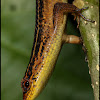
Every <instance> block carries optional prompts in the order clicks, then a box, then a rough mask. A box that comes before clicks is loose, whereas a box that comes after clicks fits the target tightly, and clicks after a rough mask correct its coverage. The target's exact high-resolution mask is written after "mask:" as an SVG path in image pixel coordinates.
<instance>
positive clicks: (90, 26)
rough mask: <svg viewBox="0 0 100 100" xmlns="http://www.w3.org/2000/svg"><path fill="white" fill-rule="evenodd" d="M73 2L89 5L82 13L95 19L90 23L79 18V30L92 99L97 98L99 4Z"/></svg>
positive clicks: (90, 1)
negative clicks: (85, 57)
mask: <svg viewBox="0 0 100 100" xmlns="http://www.w3.org/2000/svg"><path fill="white" fill-rule="evenodd" d="M73 4H74V5H76V6H77V7H78V8H84V7H89V9H87V10H84V11H83V13H82V14H83V15H84V16H85V17H86V18H89V19H91V20H94V21H95V23H91V22H86V21H84V20H83V19H82V18H80V19H81V20H80V27H79V30H80V33H81V36H82V38H83V44H84V46H85V47H86V49H87V57H88V66H89V74H90V76H91V82H92V83H91V85H92V88H93V92H94V99H95V100H99V6H98V3H97V0H88V1H86V0H84V1H83V0H75V1H74V2H73Z"/></svg>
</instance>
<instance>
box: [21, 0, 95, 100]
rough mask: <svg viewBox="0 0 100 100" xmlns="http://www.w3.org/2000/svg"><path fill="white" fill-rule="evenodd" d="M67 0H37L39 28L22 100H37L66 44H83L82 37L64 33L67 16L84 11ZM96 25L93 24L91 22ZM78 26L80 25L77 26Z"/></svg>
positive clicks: (25, 77)
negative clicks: (67, 14) (81, 42)
mask: <svg viewBox="0 0 100 100" xmlns="http://www.w3.org/2000/svg"><path fill="white" fill-rule="evenodd" d="M65 1H66V0H36V25H35V36H34V43H33V48H32V53H31V58H30V61H29V64H28V67H27V69H26V72H25V76H24V77H23V79H22V81H21V87H22V89H23V100H34V99H35V98H36V97H37V96H38V95H39V93H40V92H41V91H42V90H43V88H44V87H45V85H46V83H47V81H48V79H49V77H50V76H51V73H52V71H53V69H54V66H55V63H56V61H57V58H58V55H59V52H60V50H61V48H62V45H63V44H64V43H80V38H79V37H77V36H74V35H66V34H64V29H65V24H66V15H65V14H66V13H69V12H70V13H73V14H75V15H76V16H81V17H82V18H83V19H84V20H87V21H91V20H89V19H86V18H85V17H84V16H83V15H82V14H81V11H82V10H83V9H87V8H82V9H78V8H77V7H76V6H74V5H72V4H69V3H65ZM91 22H94V21H91ZM78 25H79V23H78Z"/></svg>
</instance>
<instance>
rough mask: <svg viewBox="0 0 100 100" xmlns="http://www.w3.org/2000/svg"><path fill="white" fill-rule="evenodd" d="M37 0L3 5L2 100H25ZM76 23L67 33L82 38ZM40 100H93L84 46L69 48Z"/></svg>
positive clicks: (14, 0)
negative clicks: (25, 78)
mask: <svg viewBox="0 0 100 100" xmlns="http://www.w3.org/2000/svg"><path fill="white" fill-rule="evenodd" d="M35 6H36V5H35V0H29V1H27V0H2V1H1V25H2V26H1V100H22V89H21V79H22V78H23V76H24V74H25V71H26V67H27V65H28V63H29V59H30V54H31V49H32V45H33V38H34V29H35ZM72 20H73V19H70V18H69V19H68V24H67V25H68V27H67V28H68V29H67V33H70V34H75V35H79V31H78V29H76V25H75V24H73V21H72ZM36 100H93V92H92V88H91V79H90V76H89V70H88V65H87V63H86V62H85V54H84V52H83V51H82V46H81V45H75V44H65V45H64V46H63V48H62V50H61V53H60V55H59V58H58V60H57V63H56V66H55V70H54V72H53V74H52V76H51V78H50V80H49V82H48V84H47V86H46V88H45V89H44V90H43V92H42V93H41V94H40V95H39V96H38V98H37V99H36Z"/></svg>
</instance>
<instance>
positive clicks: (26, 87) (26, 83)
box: [21, 80, 30, 93]
mask: <svg viewBox="0 0 100 100" xmlns="http://www.w3.org/2000/svg"><path fill="white" fill-rule="evenodd" d="M21 87H22V89H23V92H24V93H26V92H27V91H28V90H29V88H30V82H29V80H23V81H22V83H21Z"/></svg>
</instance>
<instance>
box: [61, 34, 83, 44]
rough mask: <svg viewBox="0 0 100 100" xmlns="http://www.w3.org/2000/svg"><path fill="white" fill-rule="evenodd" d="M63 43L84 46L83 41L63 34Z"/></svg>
mask: <svg viewBox="0 0 100 100" xmlns="http://www.w3.org/2000/svg"><path fill="white" fill-rule="evenodd" d="M62 41H63V43H72V44H82V39H81V38H80V37H78V36H75V35H67V34H63V36H62Z"/></svg>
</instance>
